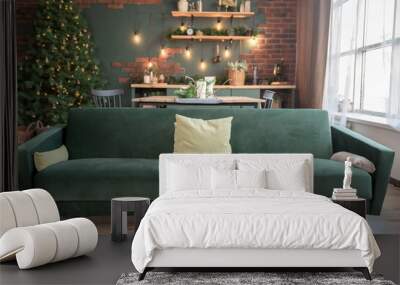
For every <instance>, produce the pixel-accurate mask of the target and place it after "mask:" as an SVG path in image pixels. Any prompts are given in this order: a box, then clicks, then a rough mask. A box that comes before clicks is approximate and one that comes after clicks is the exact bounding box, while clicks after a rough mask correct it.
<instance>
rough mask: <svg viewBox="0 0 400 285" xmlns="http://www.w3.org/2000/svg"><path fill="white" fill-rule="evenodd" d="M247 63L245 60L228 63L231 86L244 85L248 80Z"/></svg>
mask: <svg viewBox="0 0 400 285" xmlns="http://www.w3.org/2000/svg"><path fill="white" fill-rule="evenodd" d="M247 69H248V66H247V62H246V61H243V60H237V61H230V62H228V79H229V84H230V85H235V86H238V85H244V83H245V80H246V72H247Z"/></svg>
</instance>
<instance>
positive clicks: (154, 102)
mask: <svg viewBox="0 0 400 285" xmlns="http://www.w3.org/2000/svg"><path fill="white" fill-rule="evenodd" d="M215 99H217V100H209V102H207V100H203V101H198V100H195V99H193V100H184V102H182V101H180V100H179V99H178V100H177V96H147V97H140V98H134V99H132V103H133V105H134V106H136V107H141V108H150V107H164V106H168V105H175V106H184V105H189V106H252V107H254V108H258V109H261V108H262V104H264V103H265V99H257V98H251V97H245V96H221V97H215Z"/></svg>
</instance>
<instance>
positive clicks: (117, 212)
mask: <svg viewBox="0 0 400 285" xmlns="http://www.w3.org/2000/svg"><path fill="white" fill-rule="evenodd" d="M149 206H150V199H149V198H145V197H119V198H113V199H112V200H111V239H112V240H113V241H123V240H125V239H126V237H127V234H128V212H133V213H134V214H135V232H134V234H135V233H136V230H137V228H138V227H139V224H140V221H141V220H142V218H143V217H144V215H145V214H146V211H147V208H148V207H149Z"/></svg>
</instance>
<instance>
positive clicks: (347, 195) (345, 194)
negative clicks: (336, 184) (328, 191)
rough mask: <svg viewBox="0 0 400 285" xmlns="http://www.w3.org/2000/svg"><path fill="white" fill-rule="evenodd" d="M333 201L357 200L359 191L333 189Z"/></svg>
mask: <svg viewBox="0 0 400 285" xmlns="http://www.w3.org/2000/svg"><path fill="white" fill-rule="evenodd" d="M332 199H335V200H355V199H358V197H357V189H353V188H351V189H343V188H335V189H333V194H332Z"/></svg>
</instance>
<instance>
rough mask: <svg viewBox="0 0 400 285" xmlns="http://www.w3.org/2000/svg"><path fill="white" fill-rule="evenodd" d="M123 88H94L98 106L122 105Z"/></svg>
mask: <svg viewBox="0 0 400 285" xmlns="http://www.w3.org/2000/svg"><path fill="white" fill-rule="evenodd" d="M124 93H125V92H124V90H123V89H111V90H92V97H93V102H94V104H95V106H96V107H98V108H120V107H122V96H123V95H124Z"/></svg>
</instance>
